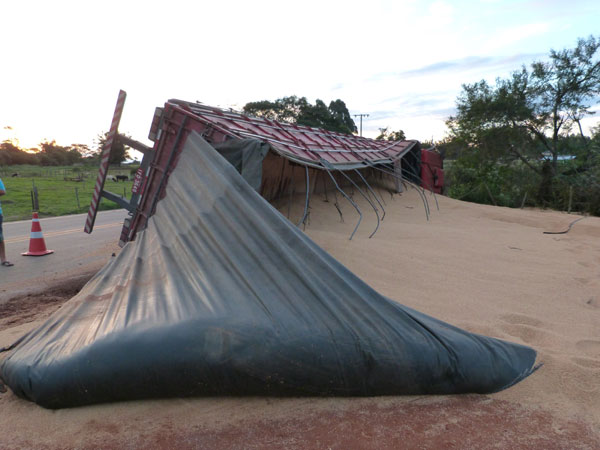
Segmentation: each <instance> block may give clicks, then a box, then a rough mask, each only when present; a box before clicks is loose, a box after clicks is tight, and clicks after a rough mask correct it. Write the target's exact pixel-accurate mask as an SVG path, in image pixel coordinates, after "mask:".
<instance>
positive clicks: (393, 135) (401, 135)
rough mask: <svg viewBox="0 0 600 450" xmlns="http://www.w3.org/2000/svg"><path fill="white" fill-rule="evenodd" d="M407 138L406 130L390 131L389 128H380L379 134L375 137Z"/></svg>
mask: <svg viewBox="0 0 600 450" xmlns="http://www.w3.org/2000/svg"><path fill="white" fill-rule="evenodd" d="M404 139H406V135H405V134H404V131H402V130H398V131H389V129H388V128H380V129H379V136H377V137H376V138H375V140H377V141H403V140H404Z"/></svg>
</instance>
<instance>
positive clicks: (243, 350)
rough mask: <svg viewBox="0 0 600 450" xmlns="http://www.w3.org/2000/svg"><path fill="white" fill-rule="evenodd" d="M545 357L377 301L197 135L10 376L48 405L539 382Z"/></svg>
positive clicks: (26, 346)
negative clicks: (148, 207)
mask: <svg viewBox="0 0 600 450" xmlns="http://www.w3.org/2000/svg"><path fill="white" fill-rule="evenodd" d="M399 294H400V293H399ZM535 358H536V353H535V351H534V350H532V349H531V348H529V347H525V346H522V345H518V344H512V343H508V342H503V341H499V340H496V339H492V338H489V337H484V336H480V335H476V334H472V333H468V332H466V331H463V330H460V329H458V328H456V327H453V326H451V325H448V324H446V323H443V322H441V321H439V320H436V319H434V318H432V317H429V316H426V315H424V314H422V313H419V312H417V311H415V310H413V309H410V308H407V307H405V306H402V305H400V304H398V303H396V302H394V301H392V300H390V299H388V298H386V297H383V296H382V295H380V294H378V293H377V292H375V291H374V290H373V289H372V288H370V287H369V286H368V285H367V284H366V283H364V282H363V281H361V280H360V279H359V278H358V277H357V276H355V275H354V274H353V273H351V272H350V271H349V270H348V269H346V268H345V267H344V266H343V265H342V264H340V263H339V262H338V261H336V260H335V259H334V258H333V257H331V256H330V255H328V254H327V253H326V252H325V251H324V250H322V249H321V248H320V247H318V246H317V245H316V244H315V243H314V242H312V241H311V240H310V239H309V238H308V237H307V236H306V235H304V234H303V233H302V232H301V231H300V230H298V229H297V228H296V227H294V226H293V225H292V224H291V223H290V222H288V221H287V220H286V219H285V217H283V216H282V215H281V214H280V213H279V212H277V211H276V210H275V209H273V208H272V206H271V205H269V203H267V202H266V201H265V200H264V199H263V198H262V197H260V195H258V194H257V193H256V192H255V191H254V190H253V189H252V188H251V187H250V186H249V185H248V183H246V181H244V179H243V178H242V177H241V176H240V175H239V174H238V173H237V171H236V170H235V169H234V167H233V166H231V165H230V164H229V163H227V162H226V160H225V159H224V158H223V157H221V156H220V155H219V154H218V153H217V152H216V151H215V150H214V149H213V148H212V147H211V146H210V145H208V144H207V143H206V142H205V141H204V140H203V139H202V138H201V137H200V136H199V135H196V134H192V135H191V136H190V137H189V138H188V139H187V141H186V143H185V147H184V149H183V151H182V154H181V157H180V160H179V163H178V165H177V167H176V168H175V170H174V171H173V173H172V175H171V177H170V179H169V182H168V185H167V189H166V196H165V198H164V199H162V200H161V201H160V202H159V203H158V206H157V209H156V213H155V215H154V216H153V217H152V218H151V219H150V220H149V224H148V228H147V229H146V230H145V231H144V232H142V233H140V234H139V235H138V237H137V240H136V241H135V242H130V243H128V244H127V245H126V246H125V248H124V249H123V250H122V252H121V253H120V254H119V255H118V256H117V257H116V258H115V259H114V260H113V261H112V262H110V263H109V264H107V265H106V266H105V267H104V268H103V269H102V270H101V271H100V272H98V273H97V274H96V276H94V278H93V279H92V280H90V282H89V283H88V284H87V285H86V286H85V287H84V288H83V289H82V290H81V292H80V293H79V294H78V295H77V296H75V297H74V298H72V299H71V300H70V301H68V302H67V303H65V305H64V306H63V307H62V308H61V309H60V310H58V311H57V312H56V313H55V314H53V315H52V316H51V317H50V318H49V319H48V320H47V321H46V322H45V323H44V324H43V325H42V326H40V327H39V328H37V329H35V330H33V331H32V332H30V333H28V334H27V335H25V336H24V337H23V338H21V339H20V340H19V341H18V342H17V343H16V344H15V345H14V346H13V347H12V348H11V349H10V350H9V351H8V354H7V356H6V358H5V359H4V361H3V362H2V364H1V365H0V377H1V378H2V379H3V380H4V381H5V382H6V384H7V385H8V386H9V387H10V388H11V389H12V390H13V391H14V392H15V393H16V394H17V395H19V396H21V397H24V398H27V399H30V400H32V401H35V402H37V403H38V404H40V405H42V406H44V407H48V408H62V407H70V406H76V405H85V404H91V403H98V402H108V401H117V400H128V399H140V398H152V397H169V396H191V395H216V394H218V395H220V394H234V395H250V394H266V395H281V394H284V395H344V396H351V395H352V396H353V395H382V394H454V393H464V392H478V393H488V392H494V391H498V390H501V389H504V388H506V387H508V386H510V385H512V384H514V383H516V382H518V381H520V380H522V379H523V378H525V377H526V376H528V375H529V374H530V373H531V372H532V370H533V365H534V362H535Z"/></svg>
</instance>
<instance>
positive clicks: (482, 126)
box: [447, 36, 600, 196]
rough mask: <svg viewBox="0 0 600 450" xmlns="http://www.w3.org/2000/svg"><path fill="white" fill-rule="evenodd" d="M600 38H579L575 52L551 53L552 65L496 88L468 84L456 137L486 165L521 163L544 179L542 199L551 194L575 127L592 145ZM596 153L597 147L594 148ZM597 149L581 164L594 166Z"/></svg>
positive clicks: (452, 123) (453, 123)
mask: <svg viewBox="0 0 600 450" xmlns="http://www.w3.org/2000/svg"><path fill="white" fill-rule="evenodd" d="M599 48H600V39H596V38H594V37H593V36H590V37H589V38H587V39H579V40H578V42H577V46H576V47H575V48H573V49H566V50H561V51H555V50H551V51H550V55H549V60H548V61H537V62H534V63H532V64H531V68H530V70H528V69H527V68H526V67H525V66H523V67H522V69H521V70H519V71H515V72H513V73H512V75H511V76H510V77H509V78H506V79H500V78H498V79H497V80H496V83H495V85H494V86H490V85H489V84H488V83H487V82H486V81H484V80H482V81H480V82H478V83H474V84H470V85H469V84H466V85H463V90H462V92H461V94H460V95H459V97H458V99H457V114H456V116H453V117H450V118H449V119H448V121H447V125H448V127H449V128H450V131H451V138H453V139H456V140H457V141H461V142H463V143H464V145H465V148H467V149H468V151H469V152H470V153H472V154H473V156H475V159H477V158H478V159H479V160H480V161H481V162H485V163H489V162H493V161H503V162H510V161H513V160H519V161H521V162H522V163H523V164H524V165H525V166H526V167H528V168H529V169H530V170H531V171H533V172H535V173H536V174H537V175H539V176H540V177H541V179H542V181H541V184H542V185H543V186H542V187H543V189H540V191H539V192H540V194H541V195H543V196H547V195H549V192H550V191H551V188H548V186H550V187H551V186H552V184H553V182H554V180H555V179H556V178H557V177H558V176H560V175H561V174H560V170H559V164H558V161H559V156H560V155H562V154H565V152H566V151H568V148H567V147H566V146H565V144H566V143H567V141H568V140H566V139H565V137H566V136H568V135H569V133H571V132H572V130H573V129H574V128H577V130H578V131H579V132H580V135H581V138H582V139H583V141H584V142H589V138H587V137H585V136H584V134H583V130H582V127H581V119H582V118H583V117H585V116H587V115H589V114H591V112H590V110H589V108H590V107H591V106H592V105H593V104H594V102H596V101H597V96H598V94H600V60H599V59H598V49H599ZM590 148H591V147H590ZM590 152H591V150H589V151H588V152H587V154H586V155H585V156H584V157H582V158H581V159H579V161H578V164H580V166H581V167H582V170H586V169H587V168H589V167H590V162H591V159H590V158H591V153H590Z"/></svg>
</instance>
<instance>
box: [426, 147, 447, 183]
mask: <svg viewBox="0 0 600 450" xmlns="http://www.w3.org/2000/svg"><path fill="white" fill-rule="evenodd" d="M443 166H444V162H443V160H442V156H441V155H440V154H439V153H438V152H435V151H432V150H422V151H421V184H422V186H423V187H424V188H425V189H429V190H430V191H433V192H435V193H436V194H441V193H442V190H443V188H444V170H443Z"/></svg>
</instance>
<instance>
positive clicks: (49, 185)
mask: <svg viewBox="0 0 600 450" xmlns="http://www.w3.org/2000/svg"><path fill="white" fill-rule="evenodd" d="M75 169H76V168H73V167H51V168H42V167H39V166H10V167H6V168H3V169H2V170H1V171H0V178H2V181H3V182H4V185H5V186H6V195H5V196H2V199H1V200H0V201H2V209H3V215H4V220H5V221H12V220H26V219H30V218H31V212H32V211H31V190H32V189H33V186H34V185H35V187H37V189H38V198H39V206H40V211H39V213H40V215H41V216H42V217H50V216H62V215H66V214H77V213H85V212H87V209H88V207H89V205H90V202H91V199H92V195H93V193H94V187H95V184H96V175H97V173H98V166H97V162H96V164H95V165H94V166H90V167H83V168H79V169H80V170H79V172H77V173H75ZM12 173H19V174H20V176H19V177H11V176H10V174H12ZM126 174H127V171H125V170H124V169H123V170H119V169H115V168H111V169H109V177H110V176H111V175H126ZM24 175H25V176H24ZM78 175H81V176H82V179H83V181H79V182H78V181H73V180H74V179H76V178H78ZM65 178H66V179H67V180H66V181H65ZM132 185H133V182H132V181H127V182H114V181H111V180H110V179H107V181H106V184H105V186H104V187H105V189H107V190H109V191H111V192H114V193H115V194H118V195H123V191H124V190H125V194H126V195H127V196H128V197H129V196H131V186H132ZM77 195H78V196H79V207H78V206H77ZM117 208H119V206H118V205H117V204H115V203H113V202H111V201H108V200H106V199H103V200H102V201H101V202H100V210H107V209H117ZM82 223H83V222H82Z"/></svg>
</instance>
